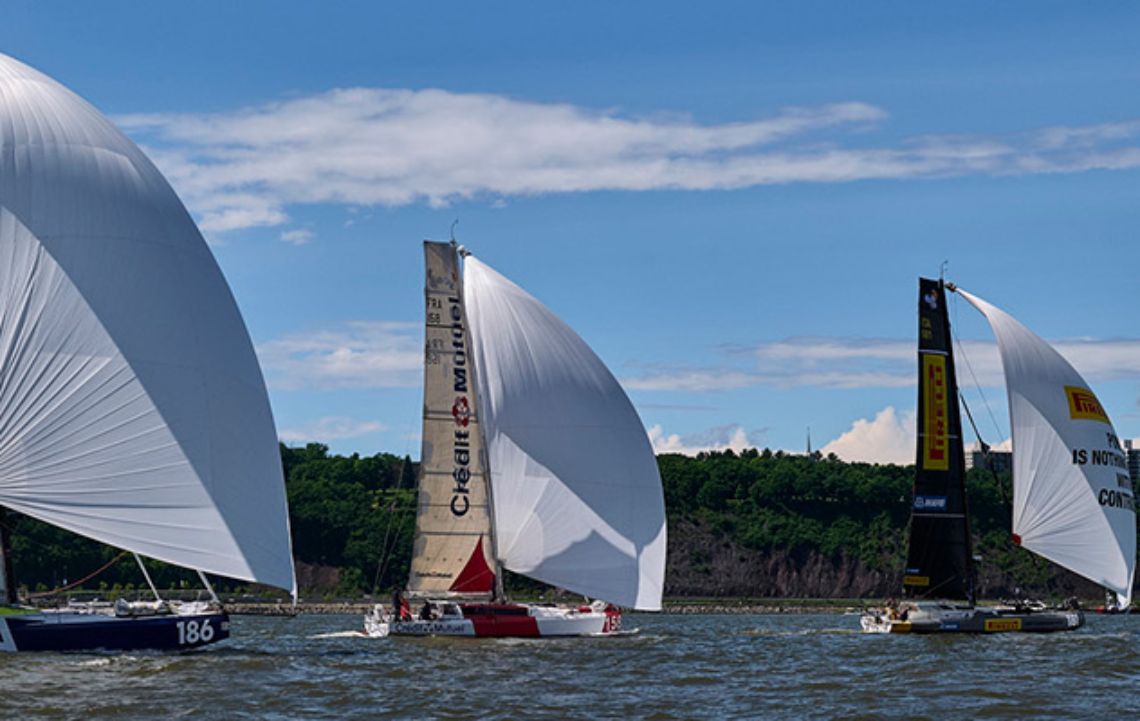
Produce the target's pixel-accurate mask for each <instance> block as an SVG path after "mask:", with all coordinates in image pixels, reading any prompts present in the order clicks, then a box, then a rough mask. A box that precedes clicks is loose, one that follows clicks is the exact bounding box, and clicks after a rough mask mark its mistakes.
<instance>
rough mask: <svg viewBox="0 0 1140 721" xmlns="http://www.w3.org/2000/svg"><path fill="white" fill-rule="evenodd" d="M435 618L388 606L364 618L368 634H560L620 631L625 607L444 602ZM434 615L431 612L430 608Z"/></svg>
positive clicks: (473, 636) (501, 635) (543, 635)
mask: <svg viewBox="0 0 1140 721" xmlns="http://www.w3.org/2000/svg"><path fill="white" fill-rule="evenodd" d="M435 607H436V610H437V611H438V614H437V615H435V617H432V618H413V619H405V620H395V619H392V618H391V617H389V616H388V615H387V613H386V612H385V611H384V610H383V609H378V610H377V611H374V612H373V614H370V615H369V616H368V617H367V618H366V619H365V632H366V633H367V635H369V636H373V637H383V636H389V635H391V636H466V637H470V638H557V637H567V636H612V635H617V634H619V633H621V611H620V610H618V609H617V608H615V607H613V606H608V605H605V604H598V603H595V604H593V605H589V606H537V605H528V604H513V603H495V604H490V603H488V604H471V603H461V604H457V603H449V602H439V603H436V604H435ZM429 615H432V614H429Z"/></svg>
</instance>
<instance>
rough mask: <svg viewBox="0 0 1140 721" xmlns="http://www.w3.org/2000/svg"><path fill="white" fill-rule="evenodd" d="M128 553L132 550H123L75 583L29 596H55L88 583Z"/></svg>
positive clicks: (29, 595)
mask: <svg viewBox="0 0 1140 721" xmlns="http://www.w3.org/2000/svg"><path fill="white" fill-rule="evenodd" d="M128 553H130V551H123V552H122V553H120V554H119V555H117V556H115V557H114V558H112V559H111V560H110V561H107V562H106V563H105V564H103V565H102V566H100V567H99V568H98V569H97V570H95V571H93V572H91V573H89V574H87V575H86V576H84V577H83V578H81V579H79V580H78V581H76V582H75V583H69V584H67V585H66V586H60V587H59V588H53V589H52V590H50V591H41V592H39V593H29V594H28V598H43V597H45V596H53V595H55V594H57V593H63V592H64V591H70V590H71V589H73V588H75V587H76V586H81V585H83V584H84V583H87V582H88V581H90V580H91V579H92V578H95V577H96V576H98V575H99V574H100V573H102V572H103V571H106V570H107V569H108V568H110V567H111V566H114V565H115V564H116V563H118V562H119V561H120V560H121V559H123V558H124V557H126V555H127V554H128Z"/></svg>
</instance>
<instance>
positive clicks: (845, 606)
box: [225, 598, 1097, 616]
mask: <svg viewBox="0 0 1140 721" xmlns="http://www.w3.org/2000/svg"><path fill="white" fill-rule="evenodd" d="M515 600H517V601H519V602H524V603H536V602H541V601H536V600H535V599H515ZM1000 602H1001V601H1000V600H999V599H989V600H986V601H983V602H982V603H981V604H979V605H988V604H993V603H1000ZM375 603H376V601H363V600H362V601H299V602H298V603H297V605H296V606H294V605H293V604H292V603H290V602H288V601H286V602H272V601H232V602H227V603H225V607H226V611H227V612H228V613H229V614H230V615H232V616H299V615H350V616H360V615H364V614H365V613H367V612H368V611H370V610H372V607H373V606H374V605H375ZM382 603H383V601H382ZM882 603H883V599H859V598H844V599H813V598H781V599H756V598H741V599H728V598H726V599H711V598H700V599H696V598H694V599H666V600H665V602H664V603H663V604H662V606H663V607H662V609H661V611H634V610H627V611H625V613H627V614H631V615H632V614H642V613H661V614H665V615H748V614H760V615H779V614H830V615H844V614H849V613H859V612H861V611H863V610H864V609H867V608H873V607H878V606H881V605H882ZM1081 607H1082V608H1083V609H1084V610H1086V611H1094V610H1095V608H1096V607H1097V604H1096V602H1095V601H1091V600H1089V599H1082V604H1081Z"/></svg>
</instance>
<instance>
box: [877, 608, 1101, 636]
mask: <svg viewBox="0 0 1140 721" xmlns="http://www.w3.org/2000/svg"><path fill="white" fill-rule="evenodd" d="M902 614H903V616H902V617H899V615H898V614H896V613H891V612H890V611H889V610H887V609H884V610H881V611H872V612H870V613H867V614H865V615H864V616H863V617H862V619H861V622H862V625H863V630H864V631H868V632H872V633H917V634H932V633H986V634H988V633H1015V632H1021V633H1053V632H1057V631H1074V630H1076V629H1078V628H1080V627H1081V626H1083V625H1084V623H1085V616H1084V613H1083V612H1081V611H1079V610H1073V611H1052V610H1026V609H1022V608H1003V607H1000V606H999V607H974V608H971V607H968V606H951V605H949V604H938V605H934V606H928V605H927V604H922V605H921V606H917V607H910V608H907V607H905V606H904V607H903V611H902Z"/></svg>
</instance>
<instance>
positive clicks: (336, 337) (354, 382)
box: [257, 321, 423, 390]
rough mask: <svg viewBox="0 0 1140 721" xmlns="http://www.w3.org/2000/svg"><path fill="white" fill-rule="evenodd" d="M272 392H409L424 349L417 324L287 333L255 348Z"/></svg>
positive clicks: (360, 323)
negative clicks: (399, 389) (352, 389)
mask: <svg viewBox="0 0 1140 721" xmlns="http://www.w3.org/2000/svg"><path fill="white" fill-rule="evenodd" d="M257 355H258V358H260V360H261V365H262V368H264V369H265V373H266V378H267V380H268V382H269V386H270V387H271V388H275V389H279V390H301V389H306V390H327V389H333V388H409V387H415V386H417V385H419V384H420V382H421V377H422V375H423V347H422V340H421V338H420V326H419V324H416V323H395V322H384V321H352V322H348V323H344V324H342V325H340V326H338V327H337V328H334V329H327V330H318V331H312V332H304V333H290V334H288V335H286V336H283V337H281V338H278V339H275V340H271V341H266V342H265V343H262V344H260V345H258V346H257Z"/></svg>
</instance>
